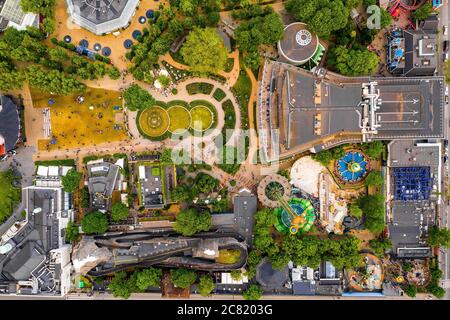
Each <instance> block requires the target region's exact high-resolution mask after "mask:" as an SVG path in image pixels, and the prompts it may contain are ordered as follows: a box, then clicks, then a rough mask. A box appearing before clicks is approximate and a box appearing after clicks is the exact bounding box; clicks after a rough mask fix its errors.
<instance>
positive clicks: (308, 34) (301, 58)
mask: <svg viewBox="0 0 450 320" xmlns="http://www.w3.org/2000/svg"><path fill="white" fill-rule="evenodd" d="M318 45H319V39H318V37H317V35H316V34H315V33H313V32H312V31H310V30H309V29H308V26H307V25H306V24H304V23H301V22H294V23H291V24H290V25H288V26H286V27H285V28H284V37H283V39H281V40H280V41H279V42H278V49H279V51H280V54H281V55H282V56H283V57H284V58H286V59H287V60H289V61H290V62H292V63H295V64H302V63H305V62H306V61H308V60H309V59H311V58H312V57H313V55H314V53H315V52H316V50H317V47H318Z"/></svg>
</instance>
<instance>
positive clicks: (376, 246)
mask: <svg viewBox="0 0 450 320" xmlns="http://www.w3.org/2000/svg"><path fill="white" fill-rule="evenodd" d="M369 245H370V248H371V249H372V251H373V252H374V253H375V254H376V255H377V256H384V253H385V252H386V250H388V249H391V248H392V241H391V240H390V239H389V238H380V239H371V240H369Z"/></svg>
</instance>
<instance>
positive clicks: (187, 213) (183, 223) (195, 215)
mask: <svg viewBox="0 0 450 320" xmlns="http://www.w3.org/2000/svg"><path fill="white" fill-rule="evenodd" d="M210 228H211V215H210V214H209V213H208V212H198V211H197V210H195V209H187V210H184V211H181V212H180V213H179V214H178V215H177V218H176V220H175V223H174V224H173V229H174V230H175V231H176V232H179V233H181V234H182V235H183V236H192V235H193V234H196V233H198V232H200V231H208V230H209V229H210Z"/></svg>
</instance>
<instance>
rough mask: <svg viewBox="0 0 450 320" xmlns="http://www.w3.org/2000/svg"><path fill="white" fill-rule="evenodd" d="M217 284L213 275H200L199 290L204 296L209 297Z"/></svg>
mask: <svg viewBox="0 0 450 320" xmlns="http://www.w3.org/2000/svg"><path fill="white" fill-rule="evenodd" d="M214 288H215V284H214V281H213V278H212V277H211V276H208V275H205V276H201V277H200V282H199V284H198V291H199V292H200V295H202V296H203V297H207V296H209V295H210V294H211V292H212V291H213V290H214Z"/></svg>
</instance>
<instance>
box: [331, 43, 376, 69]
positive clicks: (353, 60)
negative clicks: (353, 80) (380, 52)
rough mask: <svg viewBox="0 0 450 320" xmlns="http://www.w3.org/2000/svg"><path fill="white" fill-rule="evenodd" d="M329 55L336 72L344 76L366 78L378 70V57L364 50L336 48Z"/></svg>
mask: <svg viewBox="0 0 450 320" xmlns="http://www.w3.org/2000/svg"><path fill="white" fill-rule="evenodd" d="M331 54H332V55H334V57H335V61H336V64H335V68H336V70H337V71H338V72H339V73H341V74H343V75H345V76H368V75H372V74H373V73H375V71H376V70H377V68H378V63H379V58H378V56H377V55H376V53H374V52H370V51H369V50H367V49H366V48H364V49H348V48H346V47H344V46H337V47H335V48H334V50H333V52H332V53H331Z"/></svg>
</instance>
